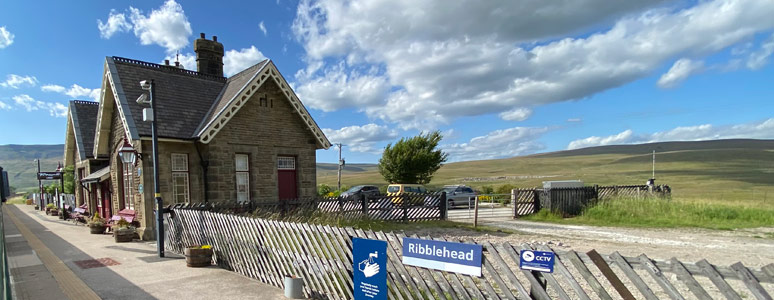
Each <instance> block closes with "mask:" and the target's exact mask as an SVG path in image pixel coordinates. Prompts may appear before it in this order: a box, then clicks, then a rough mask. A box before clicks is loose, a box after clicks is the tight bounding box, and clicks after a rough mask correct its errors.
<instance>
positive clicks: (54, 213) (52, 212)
mask: <svg viewBox="0 0 774 300" xmlns="http://www.w3.org/2000/svg"><path fill="white" fill-rule="evenodd" d="M48 212H49V213H51V216H53V217H56V216H59V209H58V208H56V207H54V208H52V209H51V210H49V211H48Z"/></svg>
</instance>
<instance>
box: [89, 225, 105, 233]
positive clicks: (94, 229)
mask: <svg viewBox="0 0 774 300" xmlns="http://www.w3.org/2000/svg"><path fill="white" fill-rule="evenodd" d="M89 232H91V234H103V233H105V225H89Z"/></svg>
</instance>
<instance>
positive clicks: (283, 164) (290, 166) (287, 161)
mask: <svg viewBox="0 0 774 300" xmlns="http://www.w3.org/2000/svg"><path fill="white" fill-rule="evenodd" d="M277 169H278V170H295V169H296V158H295V157H287V156H284V157H283V156H280V157H277Z"/></svg>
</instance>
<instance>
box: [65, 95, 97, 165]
mask: <svg viewBox="0 0 774 300" xmlns="http://www.w3.org/2000/svg"><path fill="white" fill-rule="evenodd" d="M98 112H99V103H98V102H93V101H81V100H73V101H70V114H71V116H72V122H73V130H74V132H75V143H76V145H78V152H79V154H80V156H81V159H86V158H88V157H89V154H91V153H93V152H94V133H95V130H96V128H97V114H98Z"/></svg>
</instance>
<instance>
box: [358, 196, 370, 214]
mask: <svg viewBox="0 0 774 300" xmlns="http://www.w3.org/2000/svg"><path fill="white" fill-rule="evenodd" d="M368 202H370V201H368V195H363V197H361V198H360V205H361V206H363V207H362V209H363V215H365V216H366V217H367V216H368Z"/></svg>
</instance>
